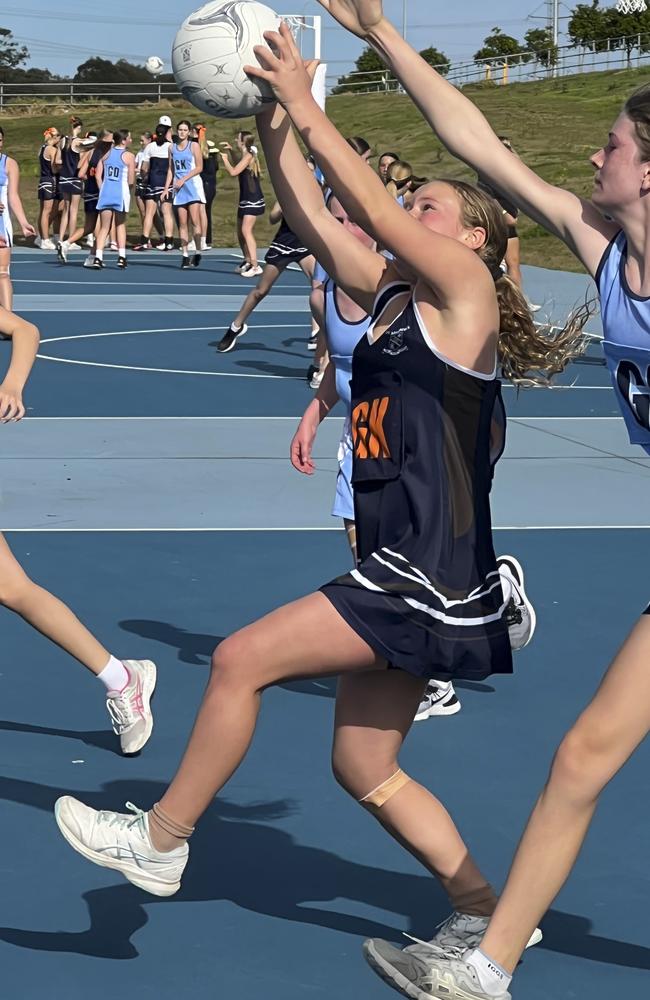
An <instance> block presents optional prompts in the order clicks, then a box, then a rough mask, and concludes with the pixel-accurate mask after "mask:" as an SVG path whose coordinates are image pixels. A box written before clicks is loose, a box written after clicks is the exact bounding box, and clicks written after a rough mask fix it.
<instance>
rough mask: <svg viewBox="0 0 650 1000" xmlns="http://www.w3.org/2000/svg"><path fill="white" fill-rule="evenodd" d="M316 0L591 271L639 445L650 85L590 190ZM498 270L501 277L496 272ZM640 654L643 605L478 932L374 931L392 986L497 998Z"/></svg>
mask: <svg viewBox="0 0 650 1000" xmlns="http://www.w3.org/2000/svg"><path fill="white" fill-rule="evenodd" d="M327 6H328V9H329V10H330V11H331V13H332V14H333V15H334V16H335V17H336V18H337V19H338V20H340V22H341V23H342V24H343V25H344V26H345V27H347V28H348V29H350V30H352V31H354V33H355V34H357V35H359V36H360V37H362V38H363V39H364V40H365V43H366V44H371V45H372V47H373V49H374V50H375V51H377V52H379V53H380V54H381V55H382V57H383V58H384V60H385V62H386V63H387V65H388V66H389V68H390V70H391V72H392V73H393V74H394V75H395V76H396V77H397V78H398V79H399V80H400V82H401V83H402V86H403V87H404V89H405V90H406V91H407V92H408V93H409V94H410V95H411V96H412V98H413V99H414V101H415V102H416V103H417V105H418V107H419V109H420V111H421V112H422V114H423V115H424V117H425V118H426V119H427V120H428V122H429V123H430V125H431V127H432V128H433V130H434V131H435V133H436V134H437V136H438V138H439V139H440V140H441V141H442V143H443V144H444V145H445V146H446V147H447V148H448V150H449V151H450V153H451V154H452V155H453V156H455V157H456V158H458V159H459V160H462V161H463V162H465V163H466V164H468V165H469V166H471V167H472V168H473V169H474V170H476V171H477V173H479V174H480V175H481V177H482V178H484V179H485V180H486V181H487V183H489V184H490V185H491V186H492V187H493V188H494V189H495V190H497V191H505V192H507V193H508V196H509V198H510V199H511V200H512V202H513V204H514V205H515V206H516V207H517V208H519V209H520V210H522V211H525V212H526V214H527V215H529V216H530V217H531V218H533V219H534V220H535V222H537V223H538V225H542V226H544V228H545V229H547V230H548V231H549V232H551V233H553V234H554V235H556V236H558V237H560V239H562V240H564V242H565V243H566V244H567V246H568V247H569V248H570V249H571V250H572V251H573V253H574V254H575V255H576V256H577V257H578V259H579V260H580V262H581V263H582V265H583V266H584V268H585V270H586V271H587V272H588V273H589V274H591V275H592V277H593V278H594V279H595V281H596V283H597V287H598V293H599V298H600V303H601V314H602V320H603V335H604V344H603V347H604V352H605V358H606V361H607V365H608V368H609V371H610V374H611V377H612V384H613V386H614V391H615V393H616V398H617V401H618V403H619V406H620V408H621V411H622V413H623V416H624V418H625V422H626V426H627V428H628V432H629V433H630V439H631V441H632V442H633V443H635V444H639V445H641V447H643V448H644V450H645V451H646V452H648V453H650V406H649V405H648V399H649V398H650V388H649V384H648V383H649V380H648V368H649V365H650V349H649V347H648V345H649V344H650V259H649V258H648V245H647V234H648V232H649V231H650V86H648V85H647V84H646V85H645V86H643V87H640V88H639V89H638V90H636V91H635V92H634V93H633V94H632V95H631V96H630V97H629V98H628V100H627V101H626V103H625V105H624V107H623V109H622V111H621V113H620V114H619V116H618V117H617V119H616V121H615V122H614V124H613V125H612V126H611V128H610V130H609V135H608V137H607V141H606V143H605V145H604V146H603V147H602V148H601V149H599V150H598V151H597V152H595V153H594V154H593V156H592V157H591V163H592V165H593V167H594V170H595V176H594V186H593V191H592V194H591V198H590V199H587V198H580V197H578V196H577V195H575V194H573V193H572V192H569V191H565V190H563V189H562V188H559V187H555V186H553V185H552V184H549V183H547V182H546V181H544V180H543V179H542V178H541V177H539V176H538V175H536V174H535V173H534V172H533V171H532V170H530V168H529V167H527V166H526V165H525V164H524V163H522V161H521V160H520V159H519V158H518V157H517V156H515V155H514V154H513V153H512V152H511V151H510V150H508V149H506V148H505V147H504V145H503V144H502V143H501V142H500V141H499V138H498V136H497V135H495V133H494V132H493V131H492V129H491V127H490V125H489V123H488V122H487V121H486V119H485V118H484V117H483V115H482V114H481V112H480V111H479V109H478V108H477V107H476V105H474V104H473V103H472V102H471V101H470V100H469V99H468V98H466V97H465V96H464V95H463V93H462V92H461V91H459V90H457V89H456V88H455V87H453V86H451V85H450V84H449V83H447V82H446V81H445V80H444V78H443V77H441V76H440V75H439V74H438V73H436V71H435V70H434V69H433V68H432V67H430V66H428V65H427V64H426V63H425V62H424V60H423V59H422V58H421V57H420V56H418V55H417V53H416V52H415V51H414V50H413V49H412V48H411V47H410V46H409V45H408V43H407V42H406V41H405V40H404V39H403V38H402V37H400V35H399V32H398V31H397V30H396V29H395V28H394V27H393V26H392V25H391V24H390V23H389V22H388V21H387V20H386V19H385V18H384V17H383V12H382V4H381V0H370V2H368V0H328V2H327ZM419 195H420V193H419V192H418V197H419ZM503 280H509V279H499V281H498V283H499V284H501V283H502V281H503ZM649 662H650V614H649V613H648V610H646V613H645V614H642V615H641V616H640V618H639V620H638V621H637V623H636V624H635V626H634V627H633V629H632V632H631V634H630V635H629V637H628V638H627V639H626V641H625V643H624V644H623V646H622V648H621V650H620V652H619V653H618V654H617V656H616V658H615V659H614V661H613V663H612V664H611V666H610V668H609V670H608V672H607V674H606V675H605V678H604V680H603V681H602V683H601V685H600V687H599V689H598V691H597V693H596V695H595V696H594V698H593V700H592V701H591V703H590V704H589V705H588V706H587V708H586V709H585V710H584V712H583V713H582V715H581V716H580V718H579V719H578V721H577V722H576V723H575V724H574V726H573V727H572V728H571V729H570V731H569V732H568V734H567V735H566V737H565V738H564V740H563V741H562V743H561V745H560V747H559V748H558V750H557V752H556V754H555V757H554V759H553V763H552V767H551V772H550V776H549V778H548V781H547V784H546V786H545V787H544V789H543V791H542V794H541V796H540V798H539V799H538V802H537V804H536V806H535V809H534V811H533V814H532V816H531V819H530V821H529V824H528V827H527V830H526V832H525V833H524V836H523V839H522V841H521V843H520V846H519V849H518V852H517V855H516V858H515V861H514V864H513V867H512V870H511V873H510V877H509V879H508V882H507V884H506V887H505V889H504V892H503V894H502V896H501V899H500V901H499V904H498V906H497V908H496V911H495V913H494V914H493V915H492V917H491V919H490V922H489V926H487V929H486V930H485V934H484V936H483V935H478V939H477V942H476V943H475V944H474V946H473V948H472V950H471V951H469V952H466V953H465V954H464V955H463V957H462V959H461V958H458V957H451V956H449V955H448V956H447V958H444V957H443V956H440V954H435V952H434V951H433V950H432V949H431V948H428V949H427V948H425V947H421V946H413V948H409V949H408V950H409V951H410V954H409V955H406V956H400V952H399V951H398V950H397V949H395V948H393V946H392V945H390V944H388V943H386V942H383V943H374V946H375V951H376V952H377V950H378V951H379V957H380V959H381V961H382V962H383V963H384V964H383V967H382V969H381V974H382V976H383V977H384V978H389V979H390V982H391V984H392V985H394V986H395V987H396V988H397V989H398V990H400V992H402V993H404V994H405V995H407V996H410V997H415V996H421V995H422V996H427V997H430V996H431V997H443V996H444V997H445V998H446V1000H460V998H463V1000H466V998H468V997H469V998H473V1000H509V998H510V992H509V985H510V979H511V976H512V973H513V971H514V969H515V968H516V966H517V963H518V961H519V958H520V956H521V954H522V952H523V950H524V947H525V945H526V942H527V940H528V937H529V935H530V932H531V928H534V927H535V925H536V924H537V923H538V922H539V920H540V918H541V917H542V916H543V914H544V913H545V912H546V910H547V909H548V907H549V906H550V905H551V903H552V901H553V899H554V898H555V896H556V895H557V893H558V892H559V891H560V889H561V887H562V885H563V884H564V882H565V880H566V878H567V877H568V875H569V873H570V872H571V869H572V867H573V865H574V863H575V861H576V858H577V856H578V853H579V851H580V848H581V847H582V844H583V841H584V838H585V836H586V834H587V831H588V829H589V825H590V823H591V820H592V818H593V816H594V813H595V810H596V806H597V804H598V800H599V797H600V794H601V793H602V791H603V789H604V788H605V786H606V785H607V784H608V783H609V782H610V781H611V779H612V778H613V777H614V776H615V775H616V774H617V772H618V771H619V770H620V768H621V767H622V766H623V764H624V763H625V762H626V761H627V760H628V759H629V757H630V756H631V754H632V753H633V752H634V750H635V749H636V748H637V747H638V745H639V744H640V743H641V741H642V740H644V739H645V737H646V736H647V735H648V732H649V731H650V672H649V671H648V663H649ZM624 821H625V819H624V817H622V818H621V822H624ZM377 945H378V949H377ZM418 947H419V951H415V950H414V949H415V948H418ZM457 955H458V952H456V956H457ZM391 970H392V971H391ZM547 992H548V994H549V995H553V996H560V995H562V994H564V993H565V992H566V984H565V983H564V981H563V979H562V978H561V977H559V976H558V977H557V979H556V980H555V981H554V982H552V981H551V980H549V986H548V989H547Z"/></svg>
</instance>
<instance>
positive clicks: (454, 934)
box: [404, 911, 542, 960]
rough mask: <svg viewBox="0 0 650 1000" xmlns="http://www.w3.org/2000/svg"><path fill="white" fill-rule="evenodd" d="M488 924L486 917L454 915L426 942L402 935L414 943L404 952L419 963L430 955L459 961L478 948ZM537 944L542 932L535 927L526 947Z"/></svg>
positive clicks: (467, 914)
mask: <svg viewBox="0 0 650 1000" xmlns="http://www.w3.org/2000/svg"><path fill="white" fill-rule="evenodd" d="M489 922H490V918H489V917H474V916H472V915H471V914H469V913H458V912H456V911H454V912H453V913H452V914H451V915H450V916H449V917H447V919H446V920H443V922H442V923H441V924H438V926H437V927H436V933H435V934H434V936H433V937H432V938H431V940H430V941H421V940H420V939H419V938H416V937H413V936H412V935H411V934H405V935H404V936H405V937H407V938H409V939H410V940H411V941H413V942H415V943H414V944H409V945H407V946H406V948H405V949H404V951H405V952H408V954H410V955H415V957H416V958H419V959H423V960H424V959H425V958H427V957H430V956H431V954H432V953H434V952H435V953H436V954H437V955H438V956H443V957H444V958H460V957H461V955H462V954H463V952H466V951H467V950H468V949H473V948H479V947H480V945H481V941H482V940H483V936H484V934H485V932H486V930H487V928H488V924H489ZM541 940H542V932H541V930H540V929H539V927H536V928H535V930H534V931H533V933H532V934H531V936H530V940H529V941H528V944H527V945H526V947H527V948H532V947H533V945H536V944H539V942H540V941H541Z"/></svg>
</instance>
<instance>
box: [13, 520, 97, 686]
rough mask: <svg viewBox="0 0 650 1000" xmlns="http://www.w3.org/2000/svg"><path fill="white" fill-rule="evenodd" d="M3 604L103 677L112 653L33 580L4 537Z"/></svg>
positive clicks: (56, 599) (55, 598) (61, 603)
mask: <svg viewBox="0 0 650 1000" xmlns="http://www.w3.org/2000/svg"><path fill="white" fill-rule="evenodd" d="M0 604H3V605H4V606H5V607H6V608H9V610H10V611H15V612H16V614H18V615H20V616H21V618H24V619H25V621H26V622H29V624H30V625H32V626H33V627H34V628H35V629H37V631H39V632H40V633H41V634H42V635H44V636H46V637H47V638H48V639H51V640H52V642H55V643H56V644H57V646H60V647H61V649H64V650H65V651H66V653H69V654H70V656H74V658H75V659H76V660H78V661H79V662H80V663H82V664H83V665H84V667H87V668H88V669H89V670H90V671H92V673H93V674H99V673H101V671H102V670H103V669H104V667H105V666H106V664H107V663H108V661H109V659H110V653H109V652H108V650H107V649H104V647H103V646H102V645H101V643H99V642H98V641H97V639H95V637H94V636H93V635H91V633H90V632H89V631H88V629H87V628H86V627H85V626H84V625H82V624H81V622H80V621H79V619H78V618H77V617H76V616H75V615H74V614H73V613H72V611H71V610H70V608H68V607H67V606H66V605H65V604H64V603H63V602H62V601H60V600H59V599H58V597H54V595H53V594H50V593H49V592H48V591H47V590H44V589H43V588H42V587H39V586H38V585H37V584H35V583H34V582H33V581H32V580H30V579H29V577H28V576H27V574H26V573H25V571H24V570H23V569H22V567H21V566H20V563H19V562H18V561H17V560H16V559H15V558H14V556H13V554H12V552H11V549H10V548H9V546H8V545H7V543H6V541H5V540H4V538H3V536H2V535H0Z"/></svg>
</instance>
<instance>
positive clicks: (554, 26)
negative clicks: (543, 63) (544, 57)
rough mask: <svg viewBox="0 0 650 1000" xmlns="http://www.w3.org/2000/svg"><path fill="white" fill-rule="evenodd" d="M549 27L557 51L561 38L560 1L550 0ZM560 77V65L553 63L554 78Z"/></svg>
mask: <svg viewBox="0 0 650 1000" xmlns="http://www.w3.org/2000/svg"><path fill="white" fill-rule="evenodd" d="M548 22H549V23H548V27H549V31H550V33H551V38H552V42H553V46H554V48H555V49H556V50H557V48H558V44H559V38H560V0H548ZM557 75H558V64H557V62H554V63H553V70H552V76H557Z"/></svg>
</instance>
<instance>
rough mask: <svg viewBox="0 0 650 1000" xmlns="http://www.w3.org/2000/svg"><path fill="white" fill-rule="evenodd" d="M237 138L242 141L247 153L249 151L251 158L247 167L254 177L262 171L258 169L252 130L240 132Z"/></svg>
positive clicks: (258, 163)
mask: <svg viewBox="0 0 650 1000" xmlns="http://www.w3.org/2000/svg"><path fill="white" fill-rule="evenodd" d="M239 139H240V141H241V142H243V143H244V147H245V149H246V152H247V153H250V154H251V156H252V157H253V159H252V160H251V162H250V166H249V167H248V169H249V170H250V171H251V173H252V174H253V175H254V176H255V177H259V176H260V174H261V173H262V171H261V170H260V161H259V160H258V158H257V146H256V145H255V136H254V135H253V133H252V132H240V133H239Z"/></svg>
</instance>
